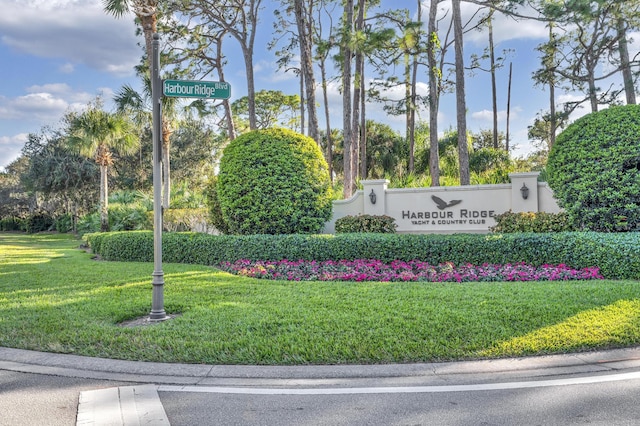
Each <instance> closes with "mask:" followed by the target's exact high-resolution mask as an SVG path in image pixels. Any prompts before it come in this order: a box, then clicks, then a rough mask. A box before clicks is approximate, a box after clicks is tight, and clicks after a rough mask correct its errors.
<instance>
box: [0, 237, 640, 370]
mask: <svg viewBox="0 0 640 426" xmlns="http://www.w3.org/2000/svg"><path fill="white" fill-rule="evenodd" d="M130 234H131V233H130ZM133 234H135V233H133ZM149 234H150V233H149ZM150 241H152V240H150ZM151 245H152V244H151ZM149 247H151V246H149ZM139 249H141V250H142V249H145V250H146V248H143V247H139ZM91 258H92V256H91V255H90V254H87V253H85V252H84V251H83V250H78V241H77V240H75V239H73V238H71V237H69V236H66V235H51V234H47V235H35V236H31V235H27V236H25V235H15V234H0V271H2V273H3V274H5V275H6V276H8V277H11V279H5V280H4V281H3V282H2V285H1V286H0V300H2V307H3V310H2V314H3V315H2V321H0V346H4V347H13V348H22V349H29V350H38V351H47V352H52V351H53V352H61V353H73V354H76V355H84V356H93V357H103V358H114V359H131V360H137V361H156V362H183V363H195V364H202V363H206V364H218V365H224V364H253V365H256V364H336V363H357V364H370V363H383V362H396V363H398V362H399V363H403V362H404V363H406V362H437V361H442V360H457V359H471V358H480V357H492V358H493V357H498V358H500V357H505V356H521V355H525V354H549V353H566V352H570V351H588V350H595V349H597V348H603V349H604V348H607V349H609V348H612V347H632V346H637V345H638V344H639V343H640V328H639V327H638V326H637V321H636V319H637V318H638V316H640V301H639V300H638V294H639V293H640V281H608V280H598V281H554V282H544V281H540V282H536V283H522V282H490V283H483V282H478V283H473V284H468V283H447V284H442V283H426V282H421V283H414V282H403V283H394V284H390V283H377V282H347V283H342V282H319V281H314V282H298V283H295V284H289V283H287V282H284V281H267V280H262V281H257V280H255V279H251V278H245V277H238V276H234V275H231V274H229V273H226V272H221V271H219V270H216V269H214V268H211V267H208V266H197V265H179V264H172V263H165V264H164V266H163V268H164V272H165V277H166V281H167V284H166V286H165V296H166V298H165V309H166V311H167V313H169V314H171V315H175V318H173V319H171V320H170V321H166V322H162V323H159V324H157V325H155V326H153V327H123V326H122V325H123V323H124V322H126V321H129V320H134V319H138V318H141V317H144V316H145V315H148V314H149V309H150V305H151V291H150V284H151V280H152V277H151V273H150V271H151V269H150V265H149V264H148V263H138V262H96V261H94V260H92V259H91ZM70 271H73V273H70Z"/></svg>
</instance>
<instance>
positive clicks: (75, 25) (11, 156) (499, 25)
mask: <svg viewBox="0 0 640 426" xmlns="http://www.w3.org/2000/svg"><path fill="white" fill-rule="evenodd" d="M384 3H388V4H392V5H393V6H394V7H396V8H400V7H406V8H408V9H409V10H412V11H414V12H415V10H416V7H417V6H416V3H417V2H416V1H415V0H395V1H393V2H391V1H390V0H384V1H383V5H384ZM428 3H429V1H428V0H426V1H424V2H423V4H424V5H425V6H428ZM263 4H265V5H266V6H267V9H269V8H272V7H273V6H274V4H275V3H274V2H272V1H269V0H263ZM471 8H473V6H472V5H469V4H464V3H463V14H464V15H467V16H468V15H470V13H471V12H472V10H471ZM0 10H2V13H1V14H0V170H1V169H2V168H4V167H6V166H7V165H8V164H10V163H11V162H12V161H14V160H15V159H16V158H18V156H19V155H20V150H21V149H22V147H23V145H24V142H25V141H26V140H27V137H28V134H29V133H38V132H40V131H41V130H42V129H43V128H46V127H54V128H55V127H56V126H57V125H59V123H60V120H61V119H62V117H63V116H64V114H65V113H66V112H68V111H74V110H75V111H77V110H81V109H82V108H84V107H86V105H87V104H88V103H89V102H90V101H92V100H94V99H95V98H96V96H101V97H102V98H103V99H105V101H106V104H105V108H107V109H108V108H110V107H111V108H112V107H113V105H112V104H111V102H110V101H111V99H112V98H113V95H114V93H117V92H118V91H119V90H120V88H121V87H122V86H123V85H126V84H129V85H131V86H132V87H134V88H137V87H139V86H140V84H139V80H138V78H137V77H136V76H135V73H134V70H133V68H134V66H135V65H136V64H138V62H139V58H140V56H141V53H142V48H141V47H140V45H139V44H140V43H141V42H142V41H143V40H142V37H141V36H140V37H138V36H136V28H135V24H134V16H133V15H132V14H129V15H125V16H124V17H122V18H120V19H116V18H114V17H113V16H110V15H107V14H106V13H105V12H104V11H103V9H102V2H101V1H99V0H0ZM427 14H428V11H427V10H425V12H423V16H425V17H426V16H427ZM262 22H263V23H262V24H261V28H260V34H259V36H258V37H257V41H256V46H255V58H254V63H255V74H256V76H255V79H256V89H257V90H261V89H271V90H282V91H283V92H285V93H287V94H296V93H298V82H297V80H296V77H295V76H294V75H293V74H292V73H285V72H283V71H281V70H278V68H277V64H276V57H275V54H274V52H273V51H270V50H268V49H267V43H268V42H269V41H271V40H272V38H273V35H272V34H271V31H272V25H271V22H272V15H271V12H270V11H268V10H266V11H265V12H263V19H262ZM546 37H547V29H546V28H545V26H544V24H542V23H539V22H534V21H519V22H518V21H515V20H513V19H511V18H506V17H502V16H498V17H497V19H496V20H495V21H494V38H495V45H496V51H497V52H498V54H501V52H502V51H503V50H505V49H508V50H510V53H509V54H508V56H507V61H506V64H507V65H506V66H505V67H504V68H502V69H500V70H498V72H497V82H498V105H499V106H498V110H499V127H500V129H499V130H500V131H502V132H504V131H505V130H506V108H507V83H508V72H509V71H508V63H509V62H511V63H513V79H512V94H511V120H510V134H511V143H512V145H513V144H515V146H516V148H515V150H514V151H513V155H514V156H522V155H525V154H526V153H527V152H530V151H531V150H532V149H533V148H532V146H531V144H530V142H529V141H527V126H529V125H531V124H532V123H533V120H534V119H535V116H536V113H538V112H540V111H542V110H547V109H548V94H547V93H546V92H545V91H544V90H543V89H542V88H536V87H533V82H532V81H531V74H532V72H533V71H534V70H535V69H536V68H538V67H539V58H538V52H536V51H535V47H536V46H537V45H538V44H540V43H541V42H543V41H544V40H545V38H546ZM225 43H226V47H227V49H226V51H227V55H228V61H229V64H228V66H227V68H226V69H225V73H226V78H227V80H228V81H229V83H230V84H231V87H232V90H231V101H233V100H235V99H238V98H239V97H242V96H244V95H245V94H246V79H245V73H244V65H243V63H242V60H241V57H240V55H239V53H240V49H239V48H238V47H237V45H234V44H233V43H234V42H233V41H232V40H229V41H227V42H225ZM487 43H488V41H487V34H486V32H478V31H474V32H470V33H468V34H467V35H466V36H465V55H466V56H468V55H469V54H470V53H472V52H481V51H482V49H483V48H484V47H485V46H486V45H487ZM418 84H419V87H420V90H421V91H422V93H423V94H426V87H427V85H428V80H427V71H426V70H424V69H423V73H422V75H421V78H419V79H418ZM466 89H467V110H468V112H467V119H468V124H467V127H468V129H469V130H471V131H474V132H478V131H479V130H481V129H490V128H491V127H492V112H491V111H492V104H491V84H490V80H489V74H488V73H483V72H478V73H476V74H475V75H474V76H470V75H467V77H466ZM571 96H572V95H571V94H564V95H561V96H560V97H559V99H558V101H559V102H561V101H562V100H563V97H564V98H565V99H568V98H570V97H571ZM317 99H318V101H320V100H321V99H322V96H321V95H320V93H319V96H318V97H317ZM341 102H342V97H341V95H340V94H339V92H338V84H337V83H334V84H332V85H331V86H330V101H329V104H330V108H331V120H332V125H333V126H334V127H340V126H341V123H342V109H341V108H342V106H341V105H342V104H341ZM585 112H586V111H585ZM578 114H580V112H579V113H578ZM319 115H320V116H322V115H323V114H322V110H319ZM368 115H369V117H370V118H372V119H375V120H377V121H381V122H384V123H387V124H389V125H391V126H392V127H393V128H394V129H397V130H398V131H402V129H403V118H402V117H393V116H389V115H387V114H385V113H384V112H383V111H382V108H381V105H379V104H372V105H369V106H368ZM455 115H456V114H455V103H454V95H452V94H451V95H445V96H443V98H442V106H441V109H440V114H439V130H441V131H442V130H445V129H449V128H455ZM421 118H422V119H424V120H425V121H427V120H428V112H427V111H423V112H422V113H421Z"/></svg>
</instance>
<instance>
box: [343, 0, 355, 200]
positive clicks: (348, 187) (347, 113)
mask: <svg viewBox="0 0 640 426" xmlns="http://www.w3.org/2000/svg"><path fill="white" fill-rule="evenodd" d="M344 14H345V23H344V25H345V28H344V29H343V31H344V34H345V36H344V38H343V41H342V52H343V58H342V112H343V118H342V135H343V147H344V154H343V162H344V163H343V164H344V170H343V173H344V178H343V190H342V191H343V196H344V198H345V199H347V198H351V195H353V184H354V181H355V180H354V179H353V174H352V171H351V60H352V58H351V55H352V53H351V48H350V47H349V44H350V41H351V34H352V32H353V0H346V1H345V6H344Z"/></svg>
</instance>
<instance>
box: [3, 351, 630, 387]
mask: <svg viewBox="0 0 640 426" xmlns="http://www.w3.org/2000/svg"><path fill="white" fill-rule="evenodd" d="M0 369H4V370H10V371H17V372H25V373H36V374H48V375H57V376H65V377H76V378H87V379H102V380H114V381H121V382H133V383H154V384H167V385H205V386H249V385H251V386H274V385H279V384H282V383H283V382H286V385H287V386H309V385H313V386H327V385H331V386H340V385H342V384H344V383H347V382H348V383H349V385H350V386H354V385H365V386H366V385H369V384H370V383H371V382H375V383H377V384H378V385H382V386H385V385H393V384H394V383H396V382H398V381H400V380H401V381H402V382H403V383H405V384H406V383H407V382H409V383H412V382H413V383H420V384H434V383H440V384H442V383H448V384H461V383H473V382H478V381H483V382H487V381H488V382H493V381H504V380H520V379H521V378H523V377H527V378H533V379H535V378H544V377H547V376H551V375H553V376H557V375H571V374H581V373H589V374H593V373H595V374H597V373H603V374H605V373H611V372H615V371H621V370H629V369H640V346H638V347H635V348H626V349H615V350H610V351H597V352H583V353H574V354H566V355H549V356H537V357H525V358H510V359H496V360H478V361H462V362H442V363H423V364H420V363H417V364H380V365H311V366H256V365H247V366H244V365H194V364H172V363H156V362H138V361H123V360H113V359H105V358H92V357H85V356H78V355H64V354H54V353H44V352H35V351H28V350H22V349H11V348H2V347H0Z"/></svg>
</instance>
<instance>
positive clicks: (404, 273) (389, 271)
mask: <svg viewBox="0 0 640 426" xmlns="http://www.w3.org/2000/svg"><path fill="white" fill-rule="evenodd" d="M218 266H219V268H220V269H222V270H224V271H226V272H230V273H233V274H236V275H242V276H246V277H252V278H265V279H271V280H288V281H428V282H487V281H561V280H593V279H603V277H602V276H601V275H600V273H599V268H597V267H591V268H584V269H573V268H570V267H568V266H567V265H564V264H560V265H542V266H531V265H527V264H525V263H516V264H506V265H492V264H486V263H485V264H483V265H480V266H477V265H471V264H464V265H458V266H456V265H454V264H453V263H450V262H447V263H442V264H440V265H430V264H428V263H426V262H421V261H418V260H413V261H410V262H403V261H399V260H396V261H393V262H391V263H383V262H381V261H379V260H373V259H368V260H365V259H360V260H340V261H331V260H328V261H323V262H318V261H308V260H297V261H290V260H280V261H250V260H238V261H236V262H233V263H231V262H224V263H222V264H220V265H218Z"/></svg>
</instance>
